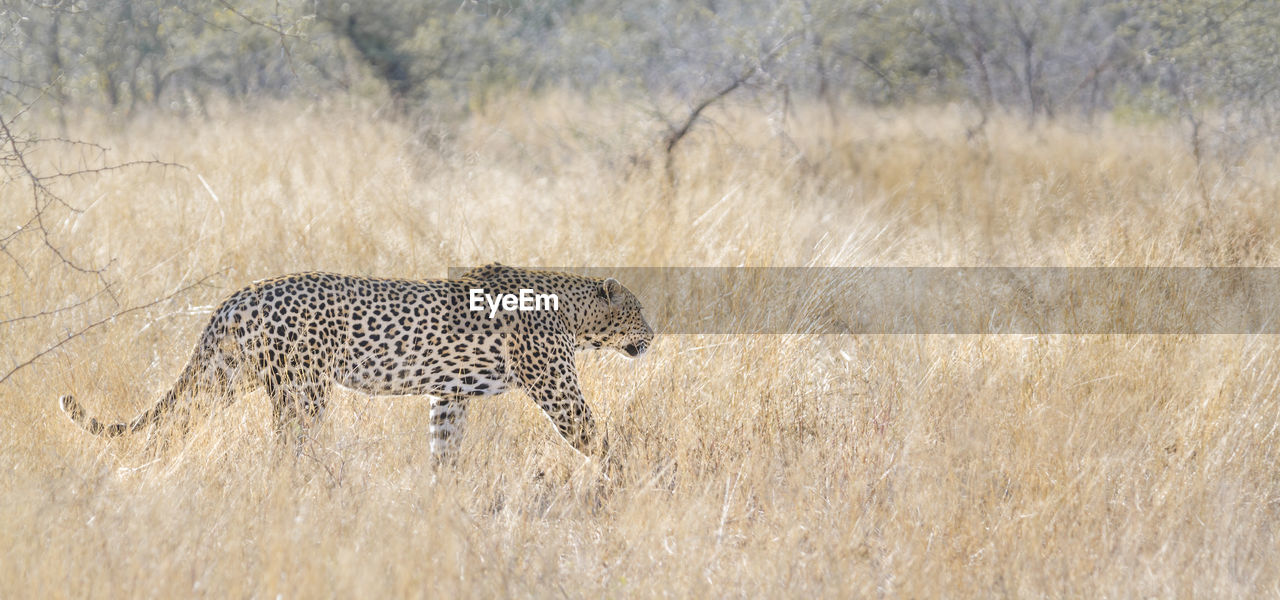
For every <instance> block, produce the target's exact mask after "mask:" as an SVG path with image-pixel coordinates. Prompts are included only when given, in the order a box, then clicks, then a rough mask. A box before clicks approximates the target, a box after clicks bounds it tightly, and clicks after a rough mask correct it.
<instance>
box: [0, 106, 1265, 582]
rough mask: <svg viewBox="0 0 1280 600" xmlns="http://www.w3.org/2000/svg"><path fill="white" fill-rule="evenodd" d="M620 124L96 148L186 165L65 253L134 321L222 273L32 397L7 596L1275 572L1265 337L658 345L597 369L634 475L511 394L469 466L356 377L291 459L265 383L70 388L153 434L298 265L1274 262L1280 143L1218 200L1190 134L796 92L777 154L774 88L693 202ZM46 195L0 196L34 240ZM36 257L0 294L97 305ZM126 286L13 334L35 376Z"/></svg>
mask: <svg viewBox="0 0 1280 600" xmlns="http://www.w3.org/2000/svg"><path fill="white" fill-rule="evenodd" d="M604 105H606V103H598V104H596V105H594V106H592V105H588V104H586V103H584V102H583V101H581V100H575V99H569V98H548V99H542V100H538V101H533V102H523V103H522V102H518V101H514V100H513V101H510V102H507V103H498V104H496V105H494V107H493V108H491V109H490V110H489V111H488V112H487V113H486V114H485V115H481V116H477V117H475V118H474V119H473V120H472V121H470V122H468V123H465V124H463V125H461V126H460V127H459V128H458V130H457V133H456V136H455V137H454V138H453V139H451V140H449V141H448V143H447V144H446V146H445V147H446V148H448V150H446V151H440V150H437V149H433V148H432V147H431V146H430V145H427V144H423V143H422V142H421V141H420V140H421V139H423V136H415V135H413V132H412V130H411V129H412V128H409V127H405V126H403V125H400V124H397V123H394V122H389V121H387V120H381V119H379V118H376V117H374V116H371V114H372V111H369V110H365V109H362V108H360V107H355V108H351V107H313V108H311V109H307V110H298V109H295V108H293V107H288V106H281V107H275V108H263V109H258V110H255V111H252V112H247V111H235V110H228V111H226V112H225V113H224V114H222V115H221V116H219V117H217V118H214V119H211V120H210V121H207V122H187V121H178V120H166V119H160V118H157V119H154V120H151V121H146V122H142V123H137V124H135V125H133V126H130V127H129V128H127V129H126V130H124V131H113V130H110V129H105V128H96V127H95V126H93V125H92V123H85V124H82V125H81V126H80V127H79V128H78V129H77V130H76V131H74V132H72V133H73V134H75V135H79V136H82V137H87V138H92V139H95V140H100V141H103V142H104V143H106V144H107V145H108V146H111V147H112V148H113V151H112V153H113V156H116V157H118V158H136V157H150V156H158V157H161V158H166V159H170V160H174V161H177V162H180V163H183V164H185V165H188V166H190V167H191V171H190V172H186V171H181V170H160V169H138V170H129V171H124V172H119V173H114V174H109V175H105V176H101V177H97V178H93V179H88V180H84V181H82V182H80V183H78V184H76V185H74V186H70V187H67V188H63V191H64V194H65V195H66V197H67V198H69V199H71V200H73V201H74V202H75V203H77V204H79V205H81V206H86V207H88V208H87V210H86V211H85V212H84V213H83V214H81V215H72V214H69V213H65V212H64V213H59V215H58V216H57V219H56V220H55V224H54V225H53V226H52V227H53V228H54V229H55V230H56V232H57V236H58V239H59V240H61V242H62V243H63V244H64V245H65V246H66V247H67V248H68V249H69V250H70V251H71V253H72V255H73V256H75V257H77V258H79V259H82V260H89V261H98V262H101V261H105V260H107V259H110V258H114V259H115V261H116V262H115V263H114V264H113V265H112V267H111V268H110V273H111V275H112V277H113V278H114V279H116V280H118V281H119V282H121V284H122V285H121V287H120V288H119V289H118V292H119V294H120V297H121V298H120V301H121V302H123V303H125V304H128V303H136V302H141V301H146V300H148V299H151V298H154V297H157V296H161V295H163V294H165V293H166V292H168V291H171V290H173V289H176V288H178V287H180V286H182V285H183V284H185V283H189V282H192V281H194V280H196V279H198V278H199V277H201V276H203V275H205V274H208V273H214V272H222V275H220V276H219V277H217V278H216V279H215V280H214V281H215V284H216V286H215V287H214V288H205V289H200V290H197V291H194V292H191V293H188V294H185V295H183V296H181V297H180V298H178V299H177V300H175V301H173V302H168V303H165V304H162V305H160V306H157V307H155V308H154V309H153V310H148V311H143V312H141V313H138V314H134V315H130V316H128V317H125V318H121V319H119V320H118V321H116V322H114V323H112V324H110V325H109V326H107V327H105V328H103V329H101V330H99V331H98V332H95V333H93V334H91V335H88V336H85V337H83V338H81V339H78V340H76V341H74V342H72V343H70V344H68V345H67V346H65V347H64V348H63V349H62V350H60V351H58V352H56V353H54V354H52V355H50V356H48V357H46V359H44V360H42V361H41V362H39V363H37V364H36V365H34V366H32V367H30V368H28V369H25V370H23V371H21V372H19V373H18V374H17V375H15V376H14V378H13V379H11V380H10V381H9V382H7V383H5V384H3V385H0V597H4V598H11V597H21V596H33V597H44V596H74V597H83V596H121V595H128V596H154V597H184V596H189V595H193V594H194V595H209V596H215V597H245V596H254V597H274V596H276V595H277V594H284V595H285V596H287V597H288V596H293V597H326V596H340V597H351V596H358V597H387V596H429V597H438V596H444V595H447V594H454V593H460V594H467V595H476V596H482V597H487V596H499V595H500V596H557V597H559V596H567V597H575V598H576V597H597V596H601V595H609V596H642V597H643V596H677V597H699V596H716V597H724V596H729V597H737V596H752V597H757V596H766V597H769V596H808V595H819V596H828V597H849V596H870V595H879V594H888V595H893V596H902V597H922V596H992V595H1010V596H1039V595H1045V596H1077V597H1081V596H1083V597H1098V596H1110V597H1115V596H1121V597H1137V596H1144V597H1146V596H1223V597H1231V596H1240V595H1251V594H1258V593H1270V594H1276V593H1280V561H1278V560H1277V558H1276V557H1277V556H1280V542H1278V541H1277V533H1276V531H1275V529H1276V526H1277V524H1278V523H1280V521H1278V517H1280V474H1278V471H1277V463H1278V460H1277V459H1278V458H1280V456H1278V450H1277V433H1276V432H1277V431H1278V430H1280V400H1278V398H1277V386H1278V385H1280V364H1277V360H1276V359H1277V350H1280V345H1278V344H1277V342H1276V341H1275V340H1274V339H1273V338H1271V337H1265V336H1262V337H1258V336H1069V335H1054V336H1012V335H1006V336H881V337H877V336H842V337H817V336H756V337H751V336H676V335H672V336H665V337H659V339H658V341H657V343H656V345H655V347H654V349H653V351H652V352H650V354H649V355H648V356H646V357H645V358H644V359H642V360H639V361H635V362H631V361H627V360H626V359H624V358H623V357H621V356H618V355H612V354H610V355H604V354H586V355H583V356H582V357H580V365H581V370H582V374H583V375H582V376H583V380H584V388H585V392H586V394H587V395H588V400H589V402H591V403H592V405H593V406H594V407H596V410H597V412H598V414H599V415H600V417H601V419H602V420H603V422H604V423H606V424H607V426H608V427H609V429H610V430H611V431H612V432H613V435H614V436H615V437H616V438H617V439H621V440H625V441H624V442H622V443H621V444H620V447H621V451H622V453H623V460H624V462H625V466H626V468H627V471H626V475H625V477H624V478H623V479H622V480H621V481H619V482H617V484H616V485H614V486H603V485H601V484H600V483H599V481H597V480H596V479H595V478H594V477H593V473H592V471H591V469H589V468H585V467H583V466H581V459H580V458H579V457H578V456H577V455H576V454H574V452H573V451H572V450H570V449H569V448H568V446H567V445H566V444H564V443H563V442H562V441H560V440H559V439H557V438H556V437H555V436H554V433H553V432H552V429H551V428H550V427H549V426H548V425H547V423H546V422H545V419H543V418H542V417H541V416H540V415H539V414H538V412H537V411H536V409H534V408H533V407H532V406H531V405H530V403H529V402H528V401H527V399H526V398H525V397H524V396H523V395H521V394H519V393H512V394H508V395H506V396H502V397H498V398H493V399H486V400H481V401H478V402H477V406H476V408H475V409H473V411H472V417H471V420H470V429H469V432H468V435H467V437H466V438H465V443H464V449H465V454H466V458H465V460H464V461H463V463H462V464H461V465H460V466H459V468H458V469H457V470H456V471H454V472H444V473H439V474H437V473H434V472H433V470H432V469H431V468H430V467H429V464H428V461H427V460H426V458H427V440H426V429H427V427H426V423H425V418H426V414H427V406H426V403H425V402H424V401H423V400H422V399H419V398H394V399H389V398H373V399H370V398H367V397H364V396H360V395H357V394H347V393H343V394H340V395H339V397H338V398H336V399H335V404H334V406H333V407H332V409H331V410H330V412H329V415H330V418H329V420H328V421H327V422H326V425H325V427H324V428H323V430H322V431H321V432H320V435H319V440H318V441H317V442H315V443H313V444H311V445H309V446H308V447H307V449H306V451H305V452H304V453H302V454H301V455H295V454H294V453H293V452H292V451H283V450H281V449H280V448H278V447H277V446H276V444H275V443H274V439H273V438H272V436H271V435H270V434H269V432H268V415H267V409H266V407H265V398H264V397H263V396H262V395H261V393H260V392H259V393H254V394H251V395H249V396H247V397H245V398H244V399H242V401H241V402H239V403H238V404H236V405H234V406H232V407H230V408H228V409H225V410H221V411H217V412H215V413H214V414H211V415H209V416H208V418H207V420H204V421H202V422H201V424H200V425H199V426H198V427H196V429H195V430H194V431H193V432H192V433H191V435H189V436H188V437H186V438H184V439H182V440H179V441H176V442H175V443H173V444H171V445H170V446H169V447H168V448H167V449H164V450H163V451H160V452H156V451H154V450H152V449H149V448H148V447H147V445H146V444H145V443H144V441H143V440H140V439H134V440H120V441H112V442H107V441H103V440H98V439H94V438H91V437H89V436H87V435H86V434H85V433H83V432H82V431H80V430H79V429H77V428H75V427H74V426H73V425H72V424H71V423H70V422H69V421H67V420H66V419H65V418H64V417H63V416H62V415H61V414H60V413H59V412H58V410H57V408H56V406H55V402H54V399H55V398H56V397H57V396H58V395H59V394H61V393H66V392H74V393H76V394H77V395H78V396H79V397H80V398H81V399H82V401H83V402H84V403H85V404H86V406H87V407H89V408H90V409H91V410H93V411H95V412H97V413H99V414H101V415H105V416H109V417H110V416H131V415H132V414H134V413H135V412H136V411H138V410H140V409H142V408H143V407H145V406H148V405H149V404H150V403H151V402H152V401H153V400H154V399H155V398H156V397H157V396H158V394H159V393H161V392H162V391H163V390H164V389H165V388H166V387H167V386H168V385H169V384H170V383H171V381H172V379H173V378H174V377H175V375H176V373H177V372H178V371H179V369H180V368H181V367H182V364H183V363H184V361H185V360H186V357H187V353H188V352H189V349H190V347H191V346H192V344H194V340H195V337H196V334H197V332H198V330H199V329H200V328H201V327H202V326H203V323H204V321H205V319H207V318H208V313H209V306H210V305H211V304H214V303H216V302H217V301H218V300H219V299H220V298H221V297H222V296H224V295H225V294H227V293H229V291H230V290H232V289H234V288H236V287H238V286H240V285H243V284H245V283H247V282H249V281H252V280H254V279H258V278H262V277H266V276H270V275H275V274H279V273H283V272H288V271H294V270H302V269H326V270H335V271H342V272H348V273H355V274H376V275H382V276H404V277H438V276H442V275H443V273H444V272H445V269H446V268H447V267H448V266H450V265H470V264H476V263H482V262H488V261H492V260H500V261H502V262H504V263H507V264H527V265H595V266H607V265H626V266H643V265H722V266H733V265H755V266H761V265H1031V266H1040V265H1101V266H1113V265H1275V264H1277V257H1278V253H1277V246H1276V243H1275V240H1276V239H1277V235H1276V234H1277V229H1278V228H1280V213H1278V212H1277V211H1276V210H1275V200H1276V198H1277V192H1278V191H1280V176H1278V175H1277V174H1276V172H1275V170H1274V169H1273V168H1270V167H1273V166H1274V164H1275V159H1276V157H1274V156H1270V157H1269V156H1260V157H1257V163H1256V165H1255V166H1251V165H1253V163H1251V165H1244V166H1238V167H1237V168H1235V169H1233V170H1232V171H1230V172H1229V173H1230V177H1223V176H1222V175H1221V173H1222V171H1221V170H1218V169H1207V170H1205V172H1204V174H1203V176H1202V178H1201V180H1200V181H1199V182H1197V179H1196V169H1195V165H1194V164H1193V163H1192V162H1191V159H1190V158H1189V157H1188V156H1187V153H1186V152H1185V151H1184V147H1185V144H1183V143H1182V142H1181V139H1180V138H1179V137H1178V134H1177V132H1176V131H1165V130H1156V129H1150V128H1143V129H1139V128H1135V127H1129V126H1122V125H1117V124H1113V123H1101V124H1098V125H1096V126H1093V127H1084V126H1080V125H1074V124H1058V125H1050V126H1041V127H1039V128H1036V129H1034V130H1030V131H1029V130H1027V129H1026V127H1025V125H1023V124H1021V123H1019V122H1016V121H1008V122H1005V121H997V122H995V123H993V124H992V125H991V126H990V127H989V129H988V130H987V132H986V135H985V137H982V138H976V139H970V138H967V137H966V135H965V124H966V120H965V119H964V118H962V116H961V115H958V114H954V113H951V112H948V111H944V110H921V111H916V112H897V113H893V114H874V113H869V112H857V113H850V114H848V115H845V117H844V118H845V120H844V121H842V122H841V123H840V124H839V127H838V128H836V129H834V131H836V132H837V133H834V134H833V133H831V131H833V129H832V127H831V124H830V123H829V122H828V121H826V120H825V116H824V115H825V113H824V112H822V111H814V112H813V113H812V114H808V113H806V112H804V111H802V112H801V114H800V115H798V116H796V117H794V118H793V120H791V121H790V122H788V123H787V124H786V125H787V127H788V130H789V131H790V134H791V136H790V138H791V139H790V140H782V139H780V138H779V137H777V136H775V135H773V134H772V133H771V129H770V124H769V122H768V120H767V119H766V115H763V114H758V113H756V112H754V111H752V110H749V109H742V110H740V111H735V112H732V113H727V114H726V113H723V112H721V113H719V114H716V115H714V118H715V121H716V126H714V127H708V128H705V129H703V130H701V131H700V132H699V133H698V134H697V136H696V137H694V138H691V139H689V140H686V142H687V147H685V148H684V149H683V150H682V154H681V157H680V161H679V164H680V167H681V171H680V177H681V185H680V188H679V190H678V192H677V194H676V196H675V197H674V198H672V199H670V200H664V196H663V195H662V187H661V182H662V180H663V178H662V176H661V174H660V173H655V172H652V171H649V170H646V169H645V168H643V167H642V166H641V167H636V166H634V165H635V163H636V162H637V161H636V160H634V159H635V158H636V157H634V156H632V153H633V151H634V150H635V149H636V148H637V147H639V145H640V144H641V142H642V140H644V139H646V136H651V135H652V131H653V130H652V129H651V127H650V124H649V123H648V122H646V121H645V120H644V119H643V118H641V117H638V116H636V115H635V114H633V113H631V112H630V111H629V110H627V109H613V110H605V111H603V112H598V110H597V109H599V108H601V106H604ZM588 109H591V110H588ZM649 139H654V138H652V137H650V138H649ZM797 151H799V152H800V154H799V155H797ZM42 159H43V160H45V161H49V162H58V161H62V162H66V161H68V160H72V158H71V157H69V156H57V155H44V156H42ZM643 162H644V160H643V157H640V160H639V163H641V164H643ZM653 164H660V163H657V162H655V163H653ZM197 176H199V177H203V179H204V180H205V181H207V183H208V186H209V189H206V188H205V186H204V185H203V184H202V183H201V182H200V179H199V177H197ZM1201 183H1204V184H1205V185H1200V184H1201ZM1202 189H1203V190H1208V192H1209V196H1208V197H1205V196H1204V195H1203V194H1202V192H1201V190H1202ZM210 190H211V191H212V193H210ZM22 193H23V191H22V190H20V189H16V188H14V187H13V186H10V187H9V188H5V189H0V194H2V195H3V196H2V197H0V213H2V216H3V217H4V219H5V220H4V222H6V223H10V222H14V221H15V220H16V219H17V217H16V215H18V214H19V213H20V211H21V210H22V209H23V207H24V206H25V204H24V202H26V201H25V200H24V199H23V196H22ZM215 194H216V198H215V197H214V195H215ZM16 253H17V255H18V257H19V258H20V259H21V260H23V261H25V264H26V265H27V266H28V269H27V271H28V272H27V273H26V274H24V273H22V272H21V271H19V270H18V269H17V268H15V267H14V265H13V264H12V263H9V262H6V263H4V266H3V267H0V282H2V283H0V287H2V288H3V290H4V291H5V292H6V293H10V294H11V295H9V296H6V297H3V298H2V299H0V310H3V314H4V315H14V314H21V313H24V312H31V311H33V310H39V309H41V308H47V307H50V306H61V305H65V304H69V303H74V302H76V301H78V300H79V299H81V298H82V297H83V295H84V294H85V291H86V290H89V289H92V287H91V283H92V281H91V280H90V279H89V278H87V277H85V276H78V275H74V274H71V273H68V272H67V271H66V270H65V269H60V268H58V266H57V264H56V263H54V262H52V261H50V260H48V258H47V256H45V255H44V254H41V251H40V250H39V248H36V247H34V246H32V247H27V248H19V249H17V250H16ZM42 257H43V258H42ZM111 306H112V304H111V301H110V300H108V299H106V298H100V299H98V300H95V301H94V302H92V303H90V305H89V306H88V307H86V308H85V309H82V310H74V311H67V312H65V313H60V314H58V315H56V316H54V317H51V318H44V319H38V320H34V321H29V322H23V323H19V324H15V325H10V326H7V327H6V328H4V329H0V335H3V336H4V337H3V340H2V341H0V346H2V347H3V348H4V351H3V352H4V360H5V361H7V362H6V363H5V364H6V365H7V364H9V362H8V361H14V360H16V359H18V358H20V357H25V356H29V355H30V354H32V353H34V352H35V351H37V350H39V349H40V348H42V347H43V346H45V345H47V344H48V343H50V342H51V341H52V340H55V339H57V337H58V336H59V335H61V334H62V333H63V332H65V331H67V330H69V329H72V328H74V327H75V326H76V325H77V324H80V323H83V322H84V321H85V320H86V319H88V318H90V317H92V316H93V315H97V314H102V311H104V310H108V309H109V308H110V307H111ZM539 473H542V474H541V475H539Z"/></svg>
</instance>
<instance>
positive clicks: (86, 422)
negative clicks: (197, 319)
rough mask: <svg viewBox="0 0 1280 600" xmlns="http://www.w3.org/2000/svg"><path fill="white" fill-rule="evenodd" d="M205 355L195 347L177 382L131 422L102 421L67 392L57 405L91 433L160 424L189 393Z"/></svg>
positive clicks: (109, 434) (105, 433)
mask: <svg viewBox="0 0 1280 600" xmlns="http://www.w3.org/2000/svg"><path fill="white" fill-rule="evenodd" d="M207 355H208V351H207V349H206V348H204V347H203V345H202V347H200V348H198V349H197V350H196V353H195V356H193V357H192V359H191V361H189V362H188V363H187V366H186V368H184V369H183V370H182V375H180V376H179V377H178V381H177V383H175V384H173V388H172V389H170V390H169V391H168V392H165V394H164V396H161V398H160V401H159V402H156V403H155V405H154V406H152V407H151V408H148V409H147V410H144V411H142V414H140V415H138V416H136V417H134V418H133V420H131V421H126V422H123V423H103V422H102V421H99V420H98V419H96V418H94V417H93V416H92V415H90V414H88V413H87V412H85V410H84V407H82V406H80V403H79V402H77V401H76V399H75V398H74V397H72V396H71V395H69V394H68V395H66V396H63V397H61V398H59V399H58V405H59V406H61V407H62V412H65V413H67V416H68V417H71V420H72V421H74V422H75V423H76V424H77V425H79V426H81V427H83V428H84V430H85V431H88V432H89V433H92V434H93V435H101V436H106V437H116V436H120V435H124V434H127V433H133V432H135V431H138V430H139V429H145V428H146V427H147V426H149V425H152V424H154V423H159V422H160V420H161V419H162V418H164V416H165V415H166V414H167V413H170V412H172V410H173V408H174V407H175V406H177V405H178V400H179V399H180V398H185V397H188V396H190V395H191V392H192V391H194V387H195V385H196V381H197V380H198V378H199V374H200V372H201V370H202V365H203V364H204V363H205V362H206V361H207V358H208V356H207Z"/></svg>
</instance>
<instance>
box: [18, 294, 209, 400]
mask: <svg viewBox="0 0 1280 600" xmlns="http://www.w3.org/2000/svg"><path fill="white" fill-rule="evenodd" d="M220 274H222V272H218V273H211V274H209V275H206V276H204V277H203V278H201V279H200V280H199V281H196V282H194V283H190V284H187V285H185V286H183V287H181V288H178V289H176V290H174V291H172V292H169V293H168V294H165V295H164V296H161V297H159V298H156V299H155V300H152V301H150V302H147V303H146V304H139V305H137V306H131V307H129V308H126V309H124V310H119V311H116V312H113V313H111V314H109V315H107V316H105V317H103V318H101V319H98V320H97V321H94V322H92V323H89V324H88V325H85V326H84V327H81V328H80V329H78V330H76V331H75V332H73V333H70V334H68V335H67V336H66V337H64V338H62V339H60V340H58V341H57V342H55V343H53V344H52V345H50V346H49V347H47V348H45V349H44V350H41V351H39V352H37V353H36V354H34V355H33V356H31V357H30V358H28V359H27V360H25V361H23V362H21V363H19V364H18V365H17V366H15V367H13V368H12V369H9V371H8V372H6V373H5V374H4V376H0V384H3V383H4V382H5V381H8V380H9V378H10V377H12V376H13V374H14V373H17V372H18V371H20V370H22V369H24V368H26V367H29V366H31V365H32V364H34V363H35V362H36V361H38V360H40V359H41V358H44V357H45V356H46V355H48V354H49V353H50V352H53V351H54V350H57V349H58V348H61V347H62V346H63V345H64V344H66V343H67V342H70V341H72V340H74V339H77V338H80V337H82V336H84V335H85V334H87V333H89V332H90V331H93V330H94V329H97V328H99V327H102V326H103V325H106V324H107V323H110V322H111V321H113V320H115V319H117V318H119V317H123V316H125V315H129V314H132V313H135V312H139V311H143V310H146V309H148V308H151V307H153V306H156V305H158V304H162V303H164V302H168V301H170V300H172V299H174V298H176V297H178V296H181V295H182V294H185V293H187V292H189V291H191V290H193V289H195V288H197V287H202V286H204V285H205V284H206V283H208V282H209V280H210V279H212V278H213V277H215V276H216V275H220Z"/></svg>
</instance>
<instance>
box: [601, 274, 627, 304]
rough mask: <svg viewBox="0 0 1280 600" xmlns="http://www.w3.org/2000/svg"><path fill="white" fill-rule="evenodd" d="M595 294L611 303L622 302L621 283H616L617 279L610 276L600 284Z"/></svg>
mask: <svg viewBox="0 0 1280 600" xmlns="http://www.w3.org/2000/svg"><path fill="white" fill-rule="evenodd" d="M597 295H599V296H600V297H601V298H604V299H605V300H608V301H609V303H611V304H617V303H619V302H622V284H621V283H618V280H617V279H614V278H612V277H610V278H608V279H606V280H604V283H601V284H600V289H599V290H598V291H597Z"/></svg>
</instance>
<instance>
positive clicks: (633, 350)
mask: <svg viewBox="0 0 1280 600" xmlns="http://www.w3.org/2000/svg"><path fill="white" fill-rule="evenodd" d="M622 350H623V351H625V352H626V353H627V356H631V357H633V358H634V357H635V356H638V355H639V354H640V348H637V347H636V345H635V344H627V345H626V346H623V347H622Z"/></svg>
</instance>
